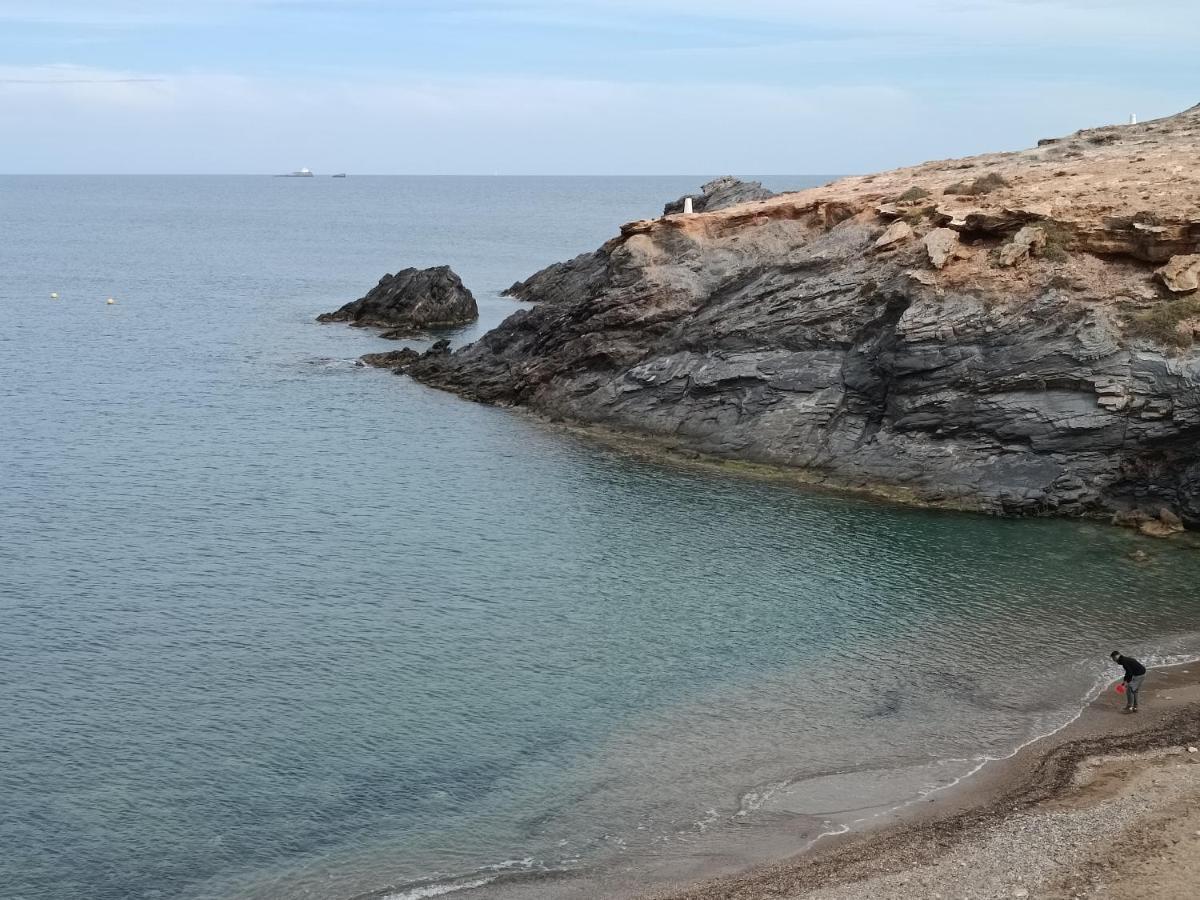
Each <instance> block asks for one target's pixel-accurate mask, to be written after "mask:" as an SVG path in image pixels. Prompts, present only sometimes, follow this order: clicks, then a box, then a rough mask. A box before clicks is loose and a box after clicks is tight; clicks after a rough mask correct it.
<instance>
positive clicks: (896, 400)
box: [405, 107, 1200, 528]
mask: <svg viewBox="0 0 1200 900" xmlns="http://www.w3.org/2000/svg"><path fill="white" fill-rule="evenodd" d="M1198 159H1200V107H1197V108H1193V109H1191V110H1189V111H1187V112H1185V113H1182V114H1180V115H1177V116H1173V117H1170V118H1167V119H1160V120H1157V121H1150V122H1144V123H1141V124H1138V125H1131V126H1108V127H1103V128H1094V129H1088V130H1085V131H1080V132H1078V133H1076V134H1074V135H1071V136H1070V137H1066V138H1060V139H1052V140H1046V141H1042V142H1040V143H1039V145H1038V147H1036V148H1033V149H1030V150H1025V151H1020V152H1014V153H998V154H990V155H985V156H978V157H972V158H968V159H962V160H954V161H939V162H931V163H926V164H924V165H920V166H916V167H913V168H907V169H899V170H895V171H891V172H886V173H882V174H878V175H871V176H864V177H853V178H846V179H843V180H840V181H837V182H835V183H832V184H829V185H826V186H824V187H820V188H814V189H811V190H806V191H802V192H798V193H790V194H783V195H779V196H776V197H771V198H768V199H764V200H760V201H755V202H749V203H742V204H738V205H734V206H730V207H726V208H724V209H719V210H708V211H705V212H701V213H699V214H695V215H690V216H685V215H667V216H664V217H662V218H659V219H652V220H645V221H638V222H632V223H630V224H628V225H625V226H624V227H622V228H621V232H620V234H619V235H618V236H617V237H615V238H613V239H612V240H610V241H608V242H607V243H606V244H605V245H604V246H603V247H601V248H600V249H599V250H597V251H594V252H593V253H592V254H585V255H584V256H583V257H579V258H577V259H576V260H573V261H572V262H571V263H569V264H566V265H565V266H564V267H562V268H560V269H559V270H558V271H557V273H556V274H555V276H554V277H553V278H546V277H542V278H541V279H533V280H531V282H526V283H525V284H526V287H525V288H524V289H523V290H522V291H521V292H520V296H522V297H523V298H524V299H529V300H538V301H544V302H542V303H541V304H540V305H539V306H537V307H535V308H533V309H527V310H521V311H518V312H516V313H514V314H513V315H512V316H510V317H509V318H508V319H507V320H506V321H505V322H504V323H503V324H502V325H500V326H499V327H498V328H496V329H495V330H493V331H491V332H489V333H488V334H487V335H485V336H484V337H483V338H482V339H481V340H479V341H478V342H477V343H475V344H473V345H471V346H468V347H465V348H462V349H460V350H458V351H457V352H455V353H453V354H450V355H448V356H446V355H441V356H432V357H423V358H421V359H418V360H415V361H412V362H411V363H410V364H408V365H407V366H406V367H405V368H406V370H407V371H408V372H409V373H410V374H411V375H412V376H413V377H415V378H418V379H420V380H421V381H424V382H426V383H428V384H432V385H436V386H438V387H442V388H446V389H448V390H452V391H456V392H458V393H460V394H462V395H464V396H467V397H471V398H474V399H477V400H481V401H484V402H489V403H500V404H514V405H520V406H524V407H528V408H530V409H532V410H535V411H537V412H539V413H543V414H546V415H548V416H552V417H557V418H561V419H565V420H568V421H575V422H582V423H601V424H603V425H605V426H608V427H610V428H614V429H618V430H627V431H630V432H637V433H641V434H646V435H652V436H656V437H660V438H663V439H667V440H669V441H670V442H672V443H673V444H676V445H678V446H681V447H686V448H689V449H692V450H697V451H701V452H704V453H708V454H715V455H718V456H724V457H731V458H738V459H746V460H753V461H757V462H763V463H770V464H775V465H780V466H796V467H803V468H805V469H807V470H810V471H813V472H816V473H818V474H819V475H820V476H821V477H823V478H826V479H828V480H829V481H830V482H833V483H838V484H844V485H848V486H858V487H866V488H884V489H887V490H889V491H894V492H897V493H899V494H902V495H904V496H908V497H911V498H914V499H917V500H919V501H924V502H930V503H939V504H946V505H951V506H955V507H960V508H972V509H980V510H987V511H992V512H996V513H1005V514H1050V513H1056V514H1071V515H1080V514H1090V515H1112V514H1117V515H1123V516H1129V517H1131V518H1134V519H1137V518H1142V519H1150V518H1154V519H1155V520H1157V521H1160V522H1161V521H1165V520H1167V519H1171V520H1173V519H1174V518H1178V520H1180V521H1182V522H1183V523H1184V524H1186V525H1187V526H1189V527H1193V528H1195V527H1200V352H1198V350H1197V347H1196V345H1195V339H1196V338H1197V336H1200V290H1198V287H1200V276H1198V274H1197V273H1200V266H1198V265H1197V262H1196V260H1197V259H1198V258H1200V257H1197V254H1200V164H1198V163H1197V160H1198ZM539 274H541V273H539ZM1164 511H1165V512H1164Z"/></svg>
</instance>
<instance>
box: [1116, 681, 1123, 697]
mask: <svg viewBox="0 0 1200 900" xmlns="http://www.w3.org/2000/svg"><path fill="white" fill-rule="evenodd" d="M1117 693H1118V694H1123V693H1125V682H1123V681H1118V682H1117Z"/></svg>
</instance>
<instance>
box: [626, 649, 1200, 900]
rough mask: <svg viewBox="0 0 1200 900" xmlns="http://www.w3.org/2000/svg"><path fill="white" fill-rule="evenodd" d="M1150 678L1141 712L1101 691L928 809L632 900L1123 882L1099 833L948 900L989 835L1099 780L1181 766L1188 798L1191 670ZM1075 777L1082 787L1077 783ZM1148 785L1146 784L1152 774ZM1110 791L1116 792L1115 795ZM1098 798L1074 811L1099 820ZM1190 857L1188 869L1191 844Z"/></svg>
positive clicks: (1199, 731) (1199, 779)
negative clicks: (1068, 855)
mask: <svg viewBox="0 0 1200 900" xmlns="http://www.w3.org/2000/svg"><path fill="white" fill-rule="evenodd" d="M1151 671H1152V673H1154V674H1155V675H1156V677H1155V678H1154V681H1153V683H1150V682H1149V680H1148V682H1147V687H1146V688H1144V689H1143V711H1141V712H1139V713H1138V714H1137V715H1123V714H1121V712H1120V711H1119V709H1118V702H1119V701H1117V700H1115V699H1114V698H1115V697H1116V694H1115V693H1113V692H1112V690H1111V687H1112V685H1111V683H1110V684H1109V685H1108V687H1107V688H1105V689H1104V690H1102V691H1101V692H1100V693H1099V695H1098V696H1095V697H1093V698H1092V699H1091V700H1090V701H1089V702H1087V703H1086V705H1085V706H1084V707H1083V708H1082V709H1081V711H1080V713H1079V715H1078V716H1076V717H1075V718H1074V719H1073V720H1072V721H1070V722H1068V723H1067V724H1066V725H1064V726H1062V727H1061V728H1059V729H1058V730H1056V731H1054V732H1051V733H1050V734H1048V735H1046V736H1043V737H1041V738H1035V739H1032V740H1031V741H1029V742H1026V744H1024V745H1023V746H1022V747H1020V748H1019V749H1018V750H1017V751H1015V752H1014V753H1013V754H1012V755H1010V756H1008V757H1005V758H1002V759H998V760H989V761H985V762H983V763H982V764H981V765H980V767H979V768H978V769H977V770H975V772H974V773H972V774H970V775H968V776H966V777H964V778H962V779H960V780H959V781H958V782H957V783H956V784H954V785H951V786H947V787H945V788H941V789H938V790H935V791H931V792H930V794H928V795H926V796H925V797H924V798H922V799H923V800H924V801H925V803H927V804H934V805H933V806H929V807H926V808H922V807H921V806H920V805H919V804H920V801H915V802H910V803H907V804H904V805H902V806H901V807H898V808H896V809H894V810H892V811H891V812H890V813H887V814H885V815H883V816H880V822H879V823H878V824H877V825H872V826H869V827H867V828H864V829H862V830H857V831H848V832H843V833H838V834H835V835H830V836H828V837H824V838H821V839H819V840H818V841H816V842H814V844H812V845H810V846H809V847H808V848H805V849H802V850H800V851H799V852H797V853H795V854H793V855H792V856H790V857H788V858H785V859H782V860H780V861H778V862H776V863H773V864H769V865H766V866H760V867H757V868H754V869H751V870H749V871H746V872H743V873H740V874H732V875H725V876H721V877H717V878H713V879H710V880H706V881H701V882H698V883H693V884H691V885H685V884H680V885H678V886H676V887H672V888H668V889H665V890H664V889H659V890H655V891H653V892H649V893H643V894H642V895H641V897H642V898H643V900H760V898H766V897H794V898H807V897H814V898H816V897H819V898H822V900H857V898H860V897H861V898H869V897H879V896H886V897H896V898H901V897H913V898H914V900H915V898H922V900H923V898H926V897H932V896H937V895H938V892H939V888H940V890H941V891H942V892H945V891H950V893H944V896H946V897H960V896H964V897H965V896H971V897H1010V896H1036V897H1043V896H1045V897H1058V896H1064V897H1066V896H1071V897H1074V896H1076V894H1074V893H1069V892H1068V893H1063V892H1062V891H1063V890H1065V889H1060V888H1059V887H1056V886H1055V885H1057V884H1060V883H1067V882H1070V883H1072V884H1075V885H1076V886H1077V887H1079V886H1081V885H1084V888H1083V889H1084V890H1090V889H1091V888H1088V887H1086V886H1085V885H1086V884H1091V882H1094V881H1096V880H1097V879H1098V878H1100V876H1103V877H1104V878H1105V879H1107V880H1108V881H1112V880H1113V879H1114V878H1116V879H1119V878H1120V877H1121V875H1122V874H1123V871H1122V870H1121V869H1120V868H1117V869H1114V867H1113V865H1112V863H1113V860H1112V844H1113V840H1114V834H1113V832H1112V830H1110V829H1108V828H1105V829H1103V830H1098V831H1097V832H1096V834H1095V835H1094V841H1092V842H1090V843H1089V842H1088V841H1087V840H1084V841H1083V842H1082V844H1083V846H1082V850H1080V849H1079V848H1074V849H1075V851H1076V852H1075V853H1074V856H1075V857H1080V859H1078V860H1076V861H1074V862H1067V863H1066V864H1065V865H1062V866H1058V867H1057V868H1054V867H1051V868H1052V869H1053V870H1052V871H1050V872H1048V873H1042V874H1041V875H1039V876H1038V877H1037V878H1034V879H1030V878H1029V877H1027V873H1025V872H1023V871H1021V870H1022V864H1021V861H1020V860H1019V859H1018V860H1014V859H1007V860H1003V859H1002V860H999V863H1000V865H999V866H998V867H996V866H994V867H993V868H994V869H995V875H994V877H995V878H996V879H998V881H997V883H996V884H994V885H993V887H992V889H989V888H988V887H987V886H983V887H978V888H977V889H972V890H971V892H969V893H955V892H954V891H955V890H957V888H955V884H957V883H960V882H961V881H962V879H963V878H964V877H966V875H968V874H970V875H973V876H976V877H978V875H979V873H980V872H981V871H984V870H986V868H987V867H986V866H983V865H982V864H981V861H980V860H975V861H974V862H971V861H969V858H971V857H980V856H987V845H988V842H989V840H990V841H992V842H995V840H997V839H998V838H997V835H1001V836H1002V835H1003V833H1004V832H1005V830H1006V829H1012V828H1013V826H1020V827H1017V828H1016V830H1017V831H1022V830H1029V829H1028V825H1027V823H1025V822H1024V821H1023V819H1024V818H1036V817H1038V816H1044V815H1045V814H1046V811H1047V810H1052V809H1054V808H1056V806H1062V805H1064V804H1067V805H1069V804H1071V803H1072V802H1077V801H1078V800H1079V795H1081V794H1083V795H1086V794H1087V792H1088V789H1089V785H1091V784H1092V783H1093V782H1094V781H1095V780H1096V779H1098V778H1099V779H1103V778H1107V777H1108V773H1109V771H1110V770H1116V771H1121V772H1124V773H1126V775H1127V782H1126V783H1128V784H1135V783H1136V779H1137V778H1138V777H1140V776H1142V775H1144V774H1145V773H1147V772H1150V773H1153V772H1155V771H1157V769H1158V768H1159V767H1162V766H1163V765H1164V763H1163V760H1168V761H1170V760H1182V761H1181V762H1179V763H1178V765H1180V766H1185V767H1186V770H1187V773H1186V774H1187V784H1186V785H1185V787H1184V788H1182V789H1181V790H1184V792H1185V793H1186V794H1187V796H1188V797H1189V798H1192V799H1194V798H1200V753H1188V752H1187V747H1188V746H1189V745H1196V744H1197V743H1200V662H1190V663H1187V662H1185V663H1179V664H1175V665H1173V666H1168V667H1163V668H1159V669H1156V670H1155V669H1152V670H1151ZM1168 764H1169V763H1168ZM1092 770H1094V771H1092ZM1081 775H1082V776H1088V775H1090V776H1092V777H1091V779H1090V780H1087V779H1085V780H1084V781H1083V782H1082V783H1081V782H1080V778H1081ZM1148 777H1150V778H1151V780H1153V778H1154V776H1153V774H1151V775H1150V776H1148ZM1157 783H1158V782H1157V781H1155V782H1154V784H1156V785H1157ZM1120 787H1121V785H1120V784H1118V785H1117V788H1116V790H1117V791H1118V792H1119V790H1120ZM1093 793H1095V792H1094V791H1093ZM935 795H936V796H935ZM1104 799H1105V798H1104V797H1100V798H1099V799H1098V801H1097V803H1096V804H1095V805H1093V806H1080V808H1081V809H1086V810H1089V811H1091V812H1093V813H1094V812H1096V811H1097V810H1099V811H1100V812H1101V813H1103V811H1104V804H1103V800H1104ZM1172 799H1173V800H1174V799H1177V798H1172ZM1139 802H1140V801H1139ZM1161 805H1163V804H1159V806H1161ZM1151 808H1152V809H1157V807H1155V806H1153V805H1152V806H1151ZM1151 815H1153V813H1151ZM1142 818H1144V817H1142ZM1134 819H1135V821H1131V822H1128V823H1124V824H1125V829H1124V830H1130V829H1138V828H1141V829H1142V830H1145V829H1144V827H1143V826H1144V825H1145V823H1144V822H1142V821H1140V820H1138V817H1136V816H1135V817H1134ZM1122 821H1123V820H1122ZM1122 833H1124V832H1123V831H1122ZM1142 843H1143V844H1144V845H1146V846H1148V847H1150V848H1151V849H1153V848H1154V846H1155V845H1154V842H1153V840H1152V838H1151V839H1149V840H1147V838H1146V836H1144V835H1143V836H1142ZM955 855H957V856H965V857H968V860H964V859H958V860H951V863H952V864H953V865H952V868H954V871H950V872H946V871H939V869H944V868H945V865H944V863H945V861H946V860H947V859H948V858H949V857H952V856H955ZM1060 856H1061V854H1060ZM1153 856H1154V853H1152V852H1150V850H1147V851H1145V852H1141V853H1138V854H1129V855H1124V856H1121V858H1120V860H1119V862H1120V863H1121V864H1122V865H1124V866H1125V867H1126V868H1131V867H1137V866H1144V865H1145V864H1146V863H1147V862H1153V861H1154V860H1153V858H1152V857H1153ZM1194 856H1195V859H1196V862H1197V865H1198V866H1200V841H1197V846H1196V848H1195V853H1194ZM993 862H996V861H993ZM962 870H966V871H965V872H964V871H962ZM1005 873H1007V876H1006V874H1005ZM1050 882H1054V884H1050ZM1168 890H1169V888H1168ZM1021 891H1025V892H1026V893H1020V892H1021ZM1079 896H1098V895H1094V894H1091V893H1087V894H1081V895H1079ZM1155 896H1160V895H1154V894H1151V895H1147V894H1143V897H1144V898H1145V900H1149V898H1151V897H1155ZM1161 896H1162V897H1163V898H1168V897H1170V896H1171V895H1170V894H1169V893H1165V894H1162V895H1161Z"/></svg>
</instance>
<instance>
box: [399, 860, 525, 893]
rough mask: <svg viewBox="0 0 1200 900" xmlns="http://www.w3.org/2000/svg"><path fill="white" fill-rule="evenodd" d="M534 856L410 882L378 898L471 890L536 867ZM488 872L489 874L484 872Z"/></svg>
mask: <svg viewBox="0 0 1200 900" xmlns="http://www.w3.org/2000/svg"><path fill="white" fill-rule="evenodd" d="M535 866H536V863H535V861H534V859H533V857H532V856H526V857H524V858H523V859H506V860H504V861H503V862H498V863H492V864H491V865H487V866H480V867H479V869H477V870H476V871H475V872H473V873H471V874H470V875H455V876H451V877H446V878H431V879H427V880H425V881H422V882H420V883H413V884H409V885H407V886H405V887H403V888H400V889H398V890H393V891H391V892H389V893H386V894H381V895H379V896H378V900H424V898H426V897H441V896H442V895H444V894H454V893H457V892H458V891H470V890H474V889H475V888H480V887H483V886H484V885H487V884H491V883H492V882H493V881H498V880H499V879H501V878H502V877H504V876H505V875H510V874H512V873H514V872H523V871H524V872H527V871H531V870H533V869H534V868H535ZM483 873H488V874H483Z"/></svg>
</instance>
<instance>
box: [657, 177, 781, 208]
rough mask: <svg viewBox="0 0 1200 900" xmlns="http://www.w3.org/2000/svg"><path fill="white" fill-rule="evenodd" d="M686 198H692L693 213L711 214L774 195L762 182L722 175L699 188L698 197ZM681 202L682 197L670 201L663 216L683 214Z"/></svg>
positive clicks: (693, 195)
mask: <svg viewBox="0 0 1200 900" xmlns="http://www.w3.org/2000/svg"><path fill="white" fill-rule="evenodd" d="M688 196H690V197H691V198H692V211H693V212H712V211H713V210H717V209H724V208H725V207H727V206H734V205H736V204H738V203H749V202H750V201H751V200H766V199H767V198H768V197H774V196H775V194H774V192H772V191H769V190H767V189H766V188H765V187H763V186H762V182H759V181H741V180H740V179H737V178H734V177H733V176H732V175H722V176H721V177H720V178H714V179H713V180H712V181H710V182H709V183H708V184H706V185H704V186H703V187H701V188H700V193H699V194H698V195H697V194H689V195H688ZM683 201H684V197H680V198H679V199H678V200H672V201H671V202H670V203H668V204H667V205H666V206H664V207H663V215H664V216H669V215H673V214H674V213H681V212H683Z"/></svg>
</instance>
